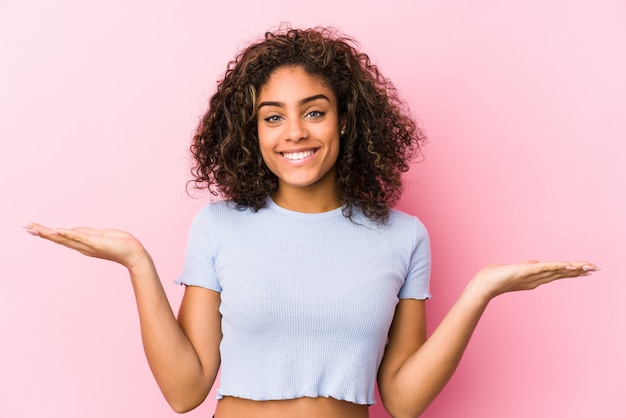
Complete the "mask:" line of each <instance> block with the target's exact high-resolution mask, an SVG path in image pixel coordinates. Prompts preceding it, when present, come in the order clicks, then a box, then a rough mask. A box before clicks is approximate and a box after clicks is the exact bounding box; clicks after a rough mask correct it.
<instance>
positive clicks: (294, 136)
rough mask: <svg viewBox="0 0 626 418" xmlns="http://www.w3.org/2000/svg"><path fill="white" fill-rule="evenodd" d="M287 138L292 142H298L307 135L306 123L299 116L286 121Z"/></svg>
mask: <svg viewBox="0 0 626 418" xmlns="http://www.w3.org/2000/svg"><path fill="white" fill-rule="evenodd" d="M286 133H287V138H286V139H287V140H288V141H292V142H300V141H302V140H303V139H307V138H308V137H309V132H308V130H307V129H306V123H305V122H304V121H303V120H302V119H300V118H292V119H291V120H289V121H288V123H287V132H286Z"/></svg>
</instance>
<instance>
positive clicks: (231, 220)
mask: <svg viewBox="0 0 626 418" xmlns="http://www.w3.org/2000/svg"><path fill="white" fill-rule="evenodd" d="M429 278H430V247H429V241H428V235H427V232H426V229H425V228H424V226H423V225H422V223H421V222H420V221H419V220H418V219H417V218H415V217H413V216H409V215H407V214H404V213H402V212H399V211H392V213H391V216H390V218H389V222H388V223H387V224H385V225H384V226H381V225H378V224H375V223H373V222H371V221H369V220H368V219H367V218H366V217H364V216H363V215H362V214H360V213H356V214H355V215H354V216H353V219H352V220H350V219H348V218H346V217H345V216H343V214H342V210H341V208H338V209H336V210H333V211H330V212H324V213H314V214H308V213H300V212H293V211H289V210H286V209H284V208H281V207H280V206H278V205H276V204H275V203H274V202H273V201H272V200H271V199H268V202H267V204H266V206H265V207H264V208H262V209H260V210H259V211H257V212H252V211H250V210H237V209H235V208H234V206H233V205H232V203H230V202H214V203H210V204H209V205H207V206H206V207H205V208H204V209H202V210H201V211H200V212H199V213H198V214H197V215H196V217H195V219H194V221H193V224H192V226H191V231H190V234H189V242H188V248H187V256H186V260H185V264H184V267H183V271H182V274H181V276H180V278H179V279H178V280H176V282H177V283H179V284H186V285H195V286H202V287H205V288H208V289H212V290H215V291H218V292H221V295H220V296H221V304H220V313H221V314H222V333H223V338H222V342H221V344H220V354H221V361H222V363H221V367H222V370H221V378H220V387H219V389H218V399H220V398H221V397H223V396H236V397H241V398H246V399H252V400H279V399H294V398H300V397H305V396H307V397H320V396H322V397H333V398H336V399H340V400H346V401H350V402H353V403H357V404H369V405H371V404H374V402H375V400H374V387H375V381H376V374H377V371H378V367H379V365H380V362H381V359H382V356H383V352H384V347H385V344H386V341H387V333H388V331H389V327H390V325H391V321H392V319H393V315H394V312H395V307H396V304H397V303H398V299H399V298H414V299H427V298H430V292H429Z"/></svg>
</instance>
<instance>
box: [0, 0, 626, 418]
mask: <svg viewBox="0 0 626 418" xmlns="http://www.w3.org/2000/svg"><path fill="white" fill-rule="evenodd" d="M89 3H96V2H89ZM209 3H210V2H204V1H192V2H179V3H175V2H163V1H134V2H127V1H122V0H115V1H107V2H97V5H87V2H83V1H78V0H57V1H55V2H46V1H33V0H26V1H18V0H13V1H11V0H9V1H3V2H0V60H1V65H0V138H1V144H2V145H1V146H2V150H1V152H0V170H2V172H1V175H0V182H1V189H0V190H2V194H3V197H2V202H3V204H2V208H1V209H0V210H1V211H2V217H1V220H0V222H1V229H0V230H1V231H2V237H1V238H0V250H1V251H0V257H1V263H2V267H3V271H4V280H3V286H2V291H1V292H0V338H1V339H2V340H1V342H0V376H1V377H0V416H2V417H12V418H20V417H40V416H42V417H43V416H46V417H64V418H71V417H77V418H78V417H85V416H88V417H92V418H98V417H112V416H114V417H131V416H150V417H170V416H171V417H173V416H176V414H174V413H173V412H171V411H170V410H169V409H168V407H167V406H166V404H165V401H164V400H163V399H162V397H161V395H160V393H159V391H158V388H157V387H156V384H155V383H154V381H153V378H152V376H151V375H150V372H149V370H148V366H147V364H146V362H145V360H144V357H143V353H142V349H141V343H140V338H139V333H138V323H137V317H136V313H135V307H134V302H133V296H132V292H131V289H130V285H129V283H128V280H127V278H126V276H125V274H124V271H123V270H122V269H121V268H119V267H117V266H114V265H109V264H107V263H105V262H101V261H97V260H89V259H85V258H83V257H81V256H79V255H77V254H72V253H70V252H68V251H64V250H63V249H61V248H58V247H54V246H50V245H49V244H47V243H44V242H40V241H37V240H35V239H33V238H32V237H30V236H28V235H26V234H25V233H24V232H23V230H22V229H21V228H20V227H21V225H24V224H25V223H27V222H29V221H32V220H36V221H39V222H42V223H46V224H50V225H52V226H72V225H80V224H87V225H92V226H114V227H118V228H123V229H129V230H131V231H132V232H134V233H135V234H136V235H137V236H139V237H140V238H141V239H142V240H143V242H144V243H145V245H146V246H147V247H148V248H149V249H150V250H151V251H152V254H153V256H154V258H155V259H156V260H157V264H158V268H159V270H160V273H161V276H162V279H163V281H164V283H165V287H166V290H167V292H168V294H169V295H170V297H171V301H172V304H173V305H174V306H175V307H176V308H177V307H178V304H179V302H180V297H181V294H182V289H181V288H179V287H177V286H175V285H174V284H173V283H172V281H171V279H172V278H173V277H175V276H176V274H177V273H178V271H179V268H180V266H181V263H182V257H183V251H184V242H185V239H186V232H187V227H188V224H189V222H190V219H191V217H192V215H193V213H195V211H196V210H197V209H198V208H199V207H200V206H201V205H203V203H204V201H203V200H192V199H189V198H188V197H187V196H186V195H185V191H184V186H185V181H186V180H187V179H188V173H187V168H188V156H187V151H186V149H187V144H188V141H189V139H190V135H191V131H192V129H193V128H194V125H195V122H196V120H197V118H198V116H199V115H200V113H201V112H202V111H203V109H204V106H205V100H206V98H207V97H208V95H209V94H210V92H211V91H212V89H213V87H214V81H215V80H216V79H217V77H218V76H219V75H220V74H221V73H222V71H223V70H224V68H225V63H226V62H227V61H228V60H229V59H230V58H231V57H232V56H233V54H234V53H235V51H236V50H237V49H238V47H239V46H241V45H242V43H243V42H245V41H247V40H248V39H250V37H251V36H255V35H257V34H260V33H262V32H263V31H264V30H265V29H267V28H268V27H271V26H275V25H276V24H277V23H279V22H281V21H291V22H292V23H293V24H294V25H303V26H304V25H314V24H333V25H337V26H338V27H340V28H342V29H343V30H344V31H345V32H347V33H349V34H351V35H352V36H354V37H355V38H357V39H358V40H359V41H360V42H361V44H362V46H363V48H364V50H365V51H367V52H369V53H370V55H371V56H372V58H373V59H374V60H375V61H376V62H378V63H380V66H381V67H382V69H383V70H384V71H385V72H386V73H387V74H388V75H389V76H390V77H391V78H392V79H393V80H394V81H395V82H396V84H397V86H398V87H399V89H400V90H401V92H402V93H403V95H404V97H405V98H406V99H407V101H408V102H409V103H410V105H411V106H412V108H413V109H414V111H415V113H416V114H417V115H418V116H419V118H420V119H421V120H422V122H423V125H424V127H425V128H426V131H427V133H428V134H429V137H430V144H429V146H428V147H427V150H426V151H427V152H426V159H425V162H424V163H423V164H421V165H419V166H417V167H416V168H415V169H414V170H413V171H412V172H411V173H410V175H409V176H408V180H409V182H410V186H409V188H408V191H407V194H406V196H405V198H404V200H403V201H402V204H401V207H402V209H404V210H406V211H408V212H411V213H414V214H417V215H418V216H420V217H421V218H422V220H423V221H424V222H425V223H426V224H427V226H428V227H429V229H430V232H431V235H432V241H433V251H434V253H433V261H434V272H433V292H434V295H435V298H434V299H433V300H432V301H430V302H429V303H428V314H429V322H430V327H431V329H432V328H433V327H434V326H436V324H437V323H438V322H439V321H440V320H441V318H442V316H443V314H444V313H445V311H446V310H447V309H448V308H449V307H450V306H451V304H452V303H453V301H454V299H455V298H456V297H457V296H458V294H459V293H460V292H461V290H462V289H463V287H464V285H465V283H466V282H467V281H468V280H469V279H470V278H471V276H472V274H473V273H474V272H475V271H476V270H477V269H478V268H480V267H481V266H482V265H484V264H487V263H490V262H514V261H518V260H524V259H530V258H537V259H582V258H586V259H590V260H592V261H594V262H596V263H598V264H599V265H600V267H602V269H603V271H602V272H600V273H598V274H596V275H594V277H593V278H588V279H587V278H585V279H581V280H575V281H572V282H570V283H556V284H553V285H551V286H549V287H545V288H542V289H539V290H537V291H535V292H533V293H523V294H522V293H520V294H512V295H505V296H503V297H501V298H500V299H498V300H496V301H494V303H493V304H492V306H490V308H489V309H488V311H487V313H486V315H485V317H484V319H483V321H482V323H481V324H480V326H479V329H478V330H477V332H476V334H475V337H474V339H473V341H472V342H471V345H470V347H469V349H468V352H467V354H466V356H465V358H464V360H463V363H462V365H461V366H460V368H459V370H458V372H457V374H456V375H455V377H454V378H453V380H452V381H451V382H450V384H449V385H448V386H447V388H446V389H445V390H444V392H443V393H442V395H441V396H440V397H439V398H438V399H437V400H436V401H435V403H434V404H433V405H432V407H431V408H430V409H429V410H428V411H427V412H426V413H425V414H424V417H427V418H431V417H432V418H434V417H447V418H449V417H481V418H491V417H493V418H495V417H498V418H500V417H508V418H518V417H519V418H522V417H524V418H527V417H555V416H558V417H565V416H567V417H571V418H577V417H581V418H582V417H591V416H594V417H623V416H626V407H625V406H624V403H623V394H622V392H623V389H624V387H626V362H625V361H624V353H625V352H626V336H625V333H624V319H626V304H624V303H623V302H622V299H623V295H624V293H626V282H625V281H624V280H622V278H623V272H622V270H623V269H622V265H623V263H624V259H625V258H624V252H625V249H626V238H625V236H626V220H625V218H624V214H625V213H626V198H625V196H626V193H624V189H625V185H626V181H625V180H626V169H624V163H623V161H622V158H621V157H622V154H624V151H626V146H625V145H624V144H625V143H626V127H625V126H626V125H625V124H624V114H625V112H626V78H625V77H624V74H626V29H625V28H624V25H623V22H625V21H626V7H624V3H623V2H621V1H617V0H616V1H608V0H605V1H602V0H578V1H565V0H560V1H558V0H554V1H544V0H530V1H526V2H506V3H507V4H509V5H504V3H505V2H496V1H479V2H465V1H458V0H457V1H452V0H448V1H440V2H414V1H408V0H407V1H403V2H402V1H385V2H378V1H376V2H374V1H361V2H351V3H352V4H349V5H347V4H343V3H341V2H337V1H335V0H332V1H329V0H320V1H317V2H305V3H300V2H293V1H274V2H272V1H270V2H269V3H268V2H265V3H263V2H252V1H243V2H219V4H220V6H211V5H210V4H209ZM242 3H243V5H242ZM470 3H471V5H470ZM513 3H515V4H516V5H510V4H513ZM618 257H619V259H618ZM212 409H213V401H212V399H211V400H208V401H207V402H206V403H205V404H204V405H203V406H202V407H200V408H199V409H198V410H196V411H194V412H192V413H190V414H189V416H191V417H196V416H197V417H209V416H210V415H211V413H212ZM371 415H372V416H373V417H374V418H377V417H378V418H380V417H386V416H387V415H386V414H385V413H384V412H383V410H382V409H381V408H380V407H379V406H377V407H374V408H373V409H372V414H371Z"/></svg>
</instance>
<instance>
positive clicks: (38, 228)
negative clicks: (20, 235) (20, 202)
mask: <svg viewBox="0 0 626 418" xmlns="http://www.w3.org/2000/svg"><path fill="white" fill-rule="evenodd" d="M24 229H25V230H26V232H28V233H29V234H31V235H36V236H44V235H46V236H47V235H55V234H56V232H55V231H54V230H52V229H50V228H48V227H46V226H43V225H39V224H36V223H33V222H31V223H29V224H28V225H26V226H24Z"/></svg>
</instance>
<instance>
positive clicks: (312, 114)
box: [305, 110, 325, 119]
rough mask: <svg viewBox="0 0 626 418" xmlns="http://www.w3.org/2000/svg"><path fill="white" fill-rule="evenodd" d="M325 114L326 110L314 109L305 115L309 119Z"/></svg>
mask: <svg viewBox="0 0 626 418" xmlns="http://www.w3.org/2000/svg"><path fill="white" fill-rule="evenodd" d="M324 115H325V112H322V111H321V110H313V111H311V112H309V113H307V114H306V116H305V117H306V118H309V119H316V118H321V117H322V116H324Z"/></svg>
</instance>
